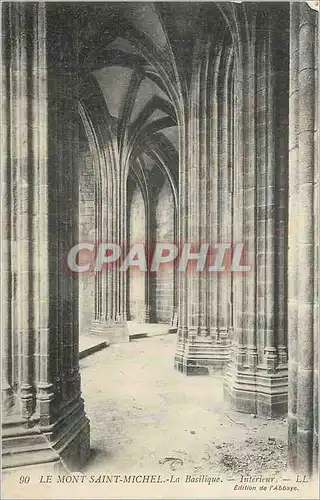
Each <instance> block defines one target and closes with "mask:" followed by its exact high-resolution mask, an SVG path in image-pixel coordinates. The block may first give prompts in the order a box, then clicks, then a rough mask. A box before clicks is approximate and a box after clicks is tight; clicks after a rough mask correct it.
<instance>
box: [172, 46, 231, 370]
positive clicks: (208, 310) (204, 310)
mask: <svg viewBox="0 0 320 500" xmlns="http://www.w3.org/2000/svg"><path fill="white" fill-rule="evenodd" d="M223 50H224V49H223V45H222V41H221V40H219V41H215V44H213V45H211V43H206V42H205V41H204V40H199V44H198V46H197V47H196V48H195V53H194V64H193V68H192V75H191V78H190V89H189V98H188V100H186V102H185V106H184V115H183V123H182V124H181V126H180V129H181V130H180V133H181V138H180V170H179V177H180V178H179V181H180V186H179V195H180V196H179V240H180V241H179V244H180V248H183V247H184V245H185V244H189V245H190V253H191V254H192V253H194V254H198V255H197V256H198V259H197V262H196V263H193V265H192V266H191V267H190V266H189V267H188V268H187V269H186V270H185V269H183V270H182V269H180V270H178V274H179V299H178V300H179V303H178V314H179V320H178V345H177V349H176V354H175V368H176V369H178V370H179V371H181V372H183V373H185V374H187V375H197V374H208V373H209V369H212V370H223V369H224V367H225V366H226V363H227V360H228V351H229V335H228V329H229V318H228V311H229V309H228V307H226V308H223V307H221V308H220V302H219V297H220V296H221V299H223V297H224V295H223V294H221V293H220V288H219V283H220V280H219V279H218V278H217V274H216V272H214V271H213V270H211V271H209V268H210V267H212V265H213V262H212V258H210V256H209V253H210V252H208V254H207V255H206V251H205V250H206V248H205V245H209V248H210V251H211V252H212V249H213V247H214V245H215V244H216V243H218V241H217V238H218V237H219V236H220V237H225V234H223V233H222V231H221V230H220V228H221V227H222V219H220V214H219V208H220V207H221V205H222V202H225V201H227V197H228V182H227V169H226V171H225V170H224V171H223V172H222V168H221V167H222V164H225V163H226V157H225V156H224V154H227V151H225V150H223V153H222V151H221V149H220V148H219V147H218V141H219V139H220V138H221V137H222V136H223V137H224V134H225V133H227V129H228V127H226V120H225V119H223V117H224V115H225V113H226V112H227V109H226V108H227V105H226V101H227V97H226V96H225V94H224V90H223V89H224V88H225V79H224V78H226V80H227V79H228V78H227V77H226V73H227V71H224V70H221V54H222V53H223ZM229 50H230V48H229ZM227 66H228V65H227ZM221 74H222V79H223V83H222V84H221V89H222V91H221V92H218V87H219V83H220V82H219V79H220V78H221ZM208 81H210V82H212V88H211V89H210V91H209V90H208V87H207V83H206V82H208ZM225 118H226V117H225ZM227 140H228V137H227V138H226V142H227ZM222 148H223V146H222ZM219 152H221V154H220V155H219ZM225 174H226V175H225ZM226 216H228V214H227V215H226ZM208 220H209V221H210V222H209V224H208ZM184 248H185V247H184ZM199 252H200V253H199ZM191 257H192V255H191ZM211 257H212V256H211ZM210 261H211V262H210Z"/></svg>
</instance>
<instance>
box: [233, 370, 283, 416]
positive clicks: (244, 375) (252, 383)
mask: <svg viewBox="0 0 320 500" xmlns="http://www.w3.org/2000/svg"><path fill="white" fill-rule="evenodd" d="M224 394H225V399H226V400H227V401H229V402H230V403H231V405H232V407H233V408H234V409H235V410H236V411H239V412H241V413H252V414H254V415H257V416H259V417H263V418H277V417H281V416H284V415H286V414H287V408H288V371H287V369H286V368H281V369H278V370H277V371H276V373H268V370H267V369H266V368H265V367H261V366H260V367H259V366H258V367H257V369H256V371H255V372H254V371H252V370H250V369H246V368H243V369H238V371H237V372H236V373H230V372H227V374H226V379H225V383H224Z"/></svg>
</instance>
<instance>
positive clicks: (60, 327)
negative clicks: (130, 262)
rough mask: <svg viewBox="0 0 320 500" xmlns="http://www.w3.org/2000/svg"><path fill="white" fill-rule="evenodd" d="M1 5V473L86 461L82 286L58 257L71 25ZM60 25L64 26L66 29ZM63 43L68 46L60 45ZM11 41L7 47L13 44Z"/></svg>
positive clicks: (46, 9)
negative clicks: (81, 359) (4, 294)
mask: <svg viewBox="0 0 320 500" xmlns="http://www.w3.org/2000/svg"><path fill="white" fill-rule="evenodd" d="M52 7H53V6H52V5H51V6H49V5H47V4H46V5H45V4H6V5H5V6H4V7H3V31H2V33H3V47H4V49H5V50H4V54H3V57H4V63H5V69H6V71H5V76H6V77H7V78H6V81H5V82H4V84H5V87H4V88H3V94H4V95H5V96H6V98H7V101H6V103H5V105H4V108H3V109H4V114H5V117H6V120H5V124H6V131H5V137H6V138H9V137H10V142H9V141H8V143H7V153H8V155H7V157H6V159H7V161H6V164H5V167H6V169H5V171H6V178H5V180H6V193H7V194H6V199H5V201H6V207H7V210H6V212H7V214H8V216H7V218H6V219H5V220H6V221H7V222H8V220H9V218H10V227H9V224H8V225H7V229H6V230H7V239H6V241H7V250H8V252H7V254H6V255H7V257H6V258H7V263H8V268H7V271H8V272H7V273H6V274H5V278H6V282H5V285H6V288H7V290H8V291H9V294H8V296H7V298H8V300H6V302H4V303H3V304H2V308H3V310H4V311H5V318H7V320H6V325H8V326H9V322H10V325H12V326H11V328H10V327H9V328H7V329H6V339H7V340H6V342H5V354H6V356H5V358H6V362H5V364H4V369H5V381H6V384H5V387H4V389H5V400H6V405H5V407H4V415H3V467H4V468H10V467H17V466H19V465H24V466H25V465H32V464H37V463H42V462H44V461H45V462H48V463H50V464H52V465H53V466H57V467H59V466H60V464H61V462H60V457H61V458H63V459H64V460H65V461H66V462H67V463H68V465H69V466H70V467H71V468H72V467H76V468H78V467H79V465H81V464H82V463H84V461H85V460H86V458H87V457H88V454H89V425H88V420H87V418H86V416H85V413H84V407H83V400H82V398H81V392H80V375H79V346H78V341H79V339H78V328H79V325H78V282H77V277H76V276H70V274H69V273H68V272H67V269H66V267H64V266H63V261H62V258H63V257H64V256H65V254H66V253H67V252H68V250H69V249H70V248H71V247H72V245H74V244H75V243H76V241H77V237H78V234H77V231H78V229H77V228H78V189H79V187H78V178H77V166H76V165H75V162H74V160H75V158H76V154H75V151H76V150H77V147H78V133H77V128H76V124H77V122H78V119H77V113H78V108H77V81H78V75H77V39H76V21H75V19H76V17H75V15H74V12H73V11H72V8H71V7H66V9H65V12H64V15H63V16H61V17H60V18H59V23H61V25H60V24H59V26H57V17H56V15H55V16H53V17H52ZM64 23H65V24H64ZM66 37H67V40H66V39H65V38H66ZM9 42H10V43H9Z"/></svg>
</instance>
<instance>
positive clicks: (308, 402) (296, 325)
mask: <svg viewBox="0 0 320 500" xmlns="http://www.w3.org/2000/svg"><path fill="white" fill-rule="evenodd" d="M318 20H319V14H318V13H316V12H314V11H313V10H311V9H310V7H309V6H308V5H307V4H306V3H297V4H295V3H292V4H291V19H290V50H291V65H290V122H289V125H290V164H289V185H290V205H289V274H288V288H289V290H290V297H289V332H290V336H289V411H288V434H289V436H288V439H289V463H290V466H291V468H293V469H294V470H298V471H301V472H304V473H306V474H312V472H313V471H316V470H317V457H318V453H317V449H318V403H317V394H318V376H317V366H318V365H317V352H318V349H319V346H318V334H317V328H318V327H319V324H318V321H319V313H318V311H319V295H318V288H317V286H316V283H317V282H316V281H315V280H317V279H318V278H319V276H318V269H319V268H318V265H319V264H318V258H319V255H318V246H317V245H315V242H316V241H318V240H319V228H318V224H317V223H318V218H319V215H318V210H319V163H317V162H316V156H315V153H316V151H317V148H318V147H319V131H318V123H317V113H316V109H317V105H319V102H318V97H316V96H317V92H316V91H317V90H318V84H319V83H318V74H317V67H316V60H317V53H318V49H317V46H318V44H317V42H318V33H317V23H318Z"/></svg>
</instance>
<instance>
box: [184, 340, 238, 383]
mask: <svg viewBox="0 0 320 500" xmlns="http://www.w3.org/2000/svg"><path fill="white" fill-rule="evenodd" d="M229 348H230V345H229V342H228V341H227V339H225V340H223V341H221V342H219V341H216V342H214V341H213V340H212V339H211V338H210V337H197V338H195V339H193V340H190V341H189V342H187V343H185V344H183V343H180V342H179V343H178V345H177V349H176V353H175V356H174V368H175V370H178V371H179V372H181V373H183V374H184V375H209V374H210V373H212V372H214V373H223V372H224V371H225V368H226V366H227V363H228V360H229Z"/></svg>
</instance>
